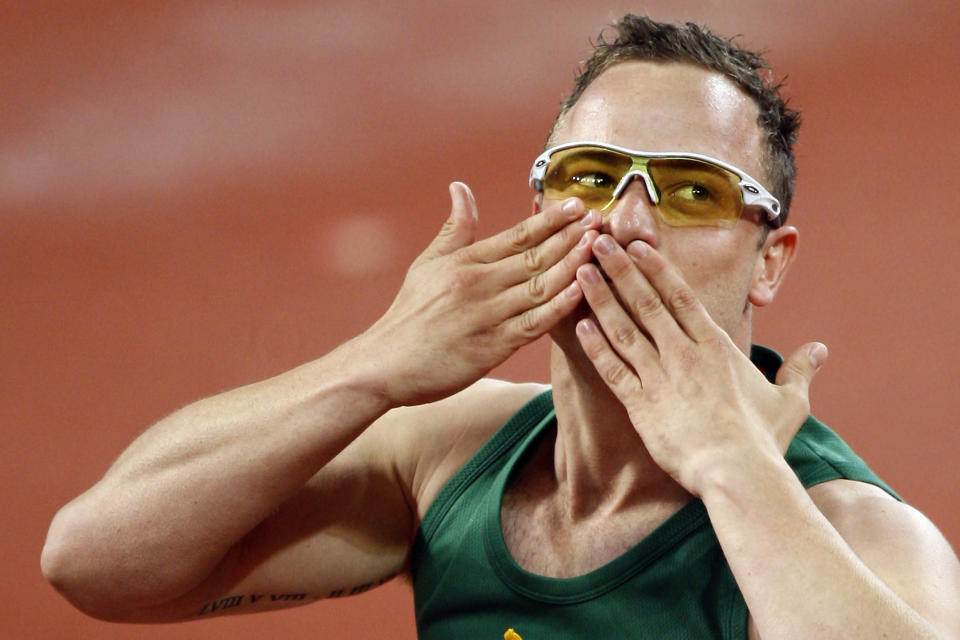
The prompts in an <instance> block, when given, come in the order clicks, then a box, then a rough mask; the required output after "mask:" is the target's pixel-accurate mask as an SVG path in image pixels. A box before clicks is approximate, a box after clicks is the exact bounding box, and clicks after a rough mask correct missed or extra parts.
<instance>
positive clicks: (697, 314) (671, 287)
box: [601, 240, 717, 342]
mask: <svg viewBox="0 0 960 640" xmlns="http://www.w3.org/2000/svg"><path fill="white" fill-rule="evenodd" d="M626 253H627V254H629V256H630V257H631V258H632V259H633V262H634V264H636V265H637V266H638V267H639V268H640V272H641V274H642V275H643V278H641V279H640V283H639V284H636V285H635V288H636V289H637V291H638V293H635V294H634V295H636V296H638V297H637V303H636V304H635V305H634V308H632V310H633V311H634V312H635V313H636V314H638V316H639V317H638V319H639V320H641V321H642V322H644V324H645V325H646V324H647V323H648V322H649V323H650V324H651V325H653V324H657V325H659V326H660V327H663V328H664V329H665V330H667V329H672V328H673V327H674V326H679V327H680V328H681V329H683V331H684V333H686V334H687V336H689V337H690V338H691V339H692V340H694V341H695V342H700V341H701V340H704V339H706V338H709V337H712V336H714V335H715V333H716V330H717V325H716V323H715V322H714V321H713V319H712V318H711V317H710V314H709V313H708V312H707V310H706V308H705V307H704V306H703V303H701V302H700V298H698V297H697V295H696V293H694V291H693V289H692V288H691V287H690V285H688V284H687V283H686V281H685V280H684V279H683V276H682V275H680V272H679V271H678V270H677V268H676V267H674V266H673V265H672V264H670V263H669V262H667V260H666V259H665V258H664V257H663V255H662V254H660V253H659V252H657V251H654V250H653V248H652V247H650V245H648V244H647V243H646V242H643V241H642V240H635V241H633V242H631V243H630V244H629V245H627V250H626ZM601 264H602V261H601ZM605 268H606V267H605ZM643 281H646V282H647V283H648V285H650V287H651V288H650V289H648V288H647V287H645V286H644V285H643ZM653 293H656V295H658V296H659V298H660V300H661V303H662V304H660V305H658V304H657V303H656V302H655V301H654V300H653V299H652V296H653ZM664 308H665V309H666V310H667V311H668V312H669V313H660V312H661V311H662V310H663V309H664ZM668 318H669V321H667V320H668ZM654 320H657V321H660V322H657V323H655V322H654ZM665 321H666V322H665ZM674 323H676V325H674ZM649 328H650V331H651V333H653V332H654V327H653V326H651V327H649ZM654 337H655V338H656V337H657V336H654Z"/></svg>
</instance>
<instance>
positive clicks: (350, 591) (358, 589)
mask: <svg viewBox="0 0 960 640" xmlns="http://www.w3.org/2000/svg"><path fill="white" fill-rule="evenodd" d="M395 577H396V574H393V575H390V576H387V577H385V578H382V579H381V580H379V581H378V582H368V583H367V584H360V585H357V586H355V587H351V588H343V589H334V590H333V591H331V592H330V593H328V594H327V597H328V598H342V597H344V596H355V595H357V594H359V593H363V592H364V591H369V590H370V589H373V588H374V587H379V586H380V585H382V584H384V583H386V582H389V581H391V580H393V579H394V578H395Z"/></svg>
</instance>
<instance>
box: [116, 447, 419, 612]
mask: <svg viewBox="0 0 960 640" xmlns="http://www.w3.org/2000/svg"><path fill="white" fill-rule="evenodd" d="M373 440H375V438H373V437H364V436H361V437H360V438H359V439H358V440H357V441H355V442H354V443H353V444H351V445H350V446H349V447H347V448H346V449H345V450H344V451H343V452H342V453H341V454H340V455H339V456H337V457H336V458H335V459H334V460H332V461H331V462H330V463H329V464H328V465H327V466H326V467H324V468H323V469H322V470H321V471H319V472H318V473H317V474H316V475H315V476H314V477H313V478H312V479H311V480H310V481H309V482H308V483H307V484H306V485H304V487H303V488H302V489H301V490H300V491H299V492H298V493H297V494H296V495H294V496H293V497H292V498H291V499H290V500H288V501H287V502H286V503H284V504H283V505H281V506H280V507H279V508H278V510H277V511H276V512H275V513H274V514H272V515H271V516H270V517H268V518H267V519H265V520H264V521H263V522H261V523H260V524H259V525H258V526H257V527H256V528H254V529H253V530H252V531H250V532H249V533H248V534H247V535H246V536H245V537H244V538H243V539H242V540H241V541H240V542H239V543H238V544H236V545H235V546H234V547H233V548H232V549H231V550H230V551H229V552H228V554H227V555H226V556H225V557H224V559H223V560H222V561H221V563H220V564H219V565H218V567H217V568H216V569H215V571H214V572H213V573H212V574H210V575H209V576H208V577H207V579H205V580H204V582H203V583H201V584H199V585H198V586H196V587H195V588H194V589H192V590H191V591H189V592H188V593H186V594H184V595H182V596H180V597H178V598H176V599H175V600H172V601H170V602H166V603H162V604H158V605H157V606H155V607H150V608H147V609H141V610H140V611H139V612H138V613H137V614H136V615H135V616H134V617H132V618H131V621H142V622H167V621H177V620H186V619H191V618H199V617H210V616H217V615H230V614H239V613H253V612H256V611H265V610H271V609H278V608H286V607H291V606H298V605H303V604H307V603H309V602H313V601H315V600H319V599H323V598H330V597H341V596H347V595H353V594H356V593H360V592H363V591H366V590H368V589H370V588H372V587H374V586H377V585H379V584H382V583H384V582H386V581H387V580H389V579H390V578H391V577H393V576H395V575H397V574H398V573H399V572H400V571H401V570H402V569H403V567H404V564H405V562H406V557H407V553H408V551H409V548H410V543H411V540H412V522H413V517H412V515H411V511H410V508H409V506H408V502H407V499H406V498H405V494H404V490H403V489H402V487H401V484H400V482H399V480H398V478H397V477H396V474H395V473H393V471H392V468H391V465H390V464H389V461H388V460H387V458H386V456H385V455H384V453H383V452H382V451H378V450H377V447H376V443H375V442H373ZM237 490H238V491H242V487H238V488H237Z"/></svg>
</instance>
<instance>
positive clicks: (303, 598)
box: [197, 575, 394, 616]
mask: <svg viewBox="0 0 960 640" xmlns="http://www.w3.org/2000/svg"><path fill="white" fill-rule="evenodd" d="M393 578H394V576H392V575H391V576H387V577H385V578H383V579H382V580H380V581H378V582H368V583H367V584H361V585H357V586H356V587H349V588H348V587H344V588H343V589H334V590H332V591H331V592H330V593H328V594H327V595H326V596H314V595H308V594H306V593H250V594H247V595H232V596H226V597H224V598H220V599H218V600H212V601H210V602H208V603H206V604H205V605H203V608H202V609H200V613H199V614H197V615H201V616H205V615H207V614H210V613H213V612H214V611H223V610H224V609H231V608H233V607H239V606H241V605H245V604H256V603H257V602H260V601H261V600H263V599H264V598H268V600H267V602H287V603H292V602H300V603H306V602H308V601H310V600H320V599H322V598H341V597H343V596H355V595H357V594H358V593H363V592H364V591H369V590H370V589H372V588H374V587H379V586H380V585H382V584H384V583H385V582H388V581H390V580H392V579H393Z"/></svg>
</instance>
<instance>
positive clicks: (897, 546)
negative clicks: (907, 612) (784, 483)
mask: <svg viewBox="0 0 960 640" xmlns="http://www.w3.org/2000/svg"><path fill="white" fill-rule="evenodd" d="M808 492H809V495H810V497H811V498H812V499H813V501H814V503H815V504H816V505H817V507H818V508H819V509H820V511H821V513H823V514H824V516H825V517H826V518H827V520H829V521H830V523H831V524H832V525H833V527H834V528H835V529H836V530H837V532H838V533H840V535H841V536H842V537H843V538H844V540H845V541H846V542H847V544H848V545H850V547H851V549H852V550H853V551H854V552H855V553H856V554H857V556H858V557H859V558H860V559H861V560H862V561H863V563H864V564H865V565H867V566H868V567H869V568H870V569H871V570H872V572H873V573H874V574H875V575H876V576H877V577H879V578H880V579H881V580H882V581H883V582H884V583H886V585H887V586H889V587H890V588H891V589H892V590H893V591H895V592H896V593H897V594H898V595H899V596H900V597H901V598H903V599H904V601H906V602H907V603H908V604H909V605H911V606H912V607H913V608H914V609H915V610H916V611H917V612H919V613H920V614H921V615H923V616H924V617H925V618H927V619H928V620H930V621H931V622H934V623H936V624H938V626H940V628H942V629H944V630H946V629H951V630H954V631H955V632H960V616H958V612H957V611H956V603H957V602H958V601H960V561H958V560H957V556H956V554H955V553H954V551H953V549H952V548H951V547H950V543H949V542H948V541H947V540H946V538H945V537H944V536H943V534H942V533H941V532H940V531H939V530H938V529H937V527H936V526H935V525H934V524H933V523H932V522H931V521H930V520H929V519H928V518H927V517H926V516H924V515H923V514H922V513H921V512H920V511H918V510H917V509H915V508H913V507H911V506H910V505H907V504H905V503H903V502H900V501H898V500H896V499H894V498H893V497H891V496H890V495H889V494H888V493H886V492H885V491H883V490H882V489H880V488H879V487H876V486H873V485H869V484H866V483H863V482H856V481H853V480H833V481H830V482H825V483H823V484H819V485H815V486H813V487H811V488H810V489H809V490H808Z"/></svg>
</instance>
